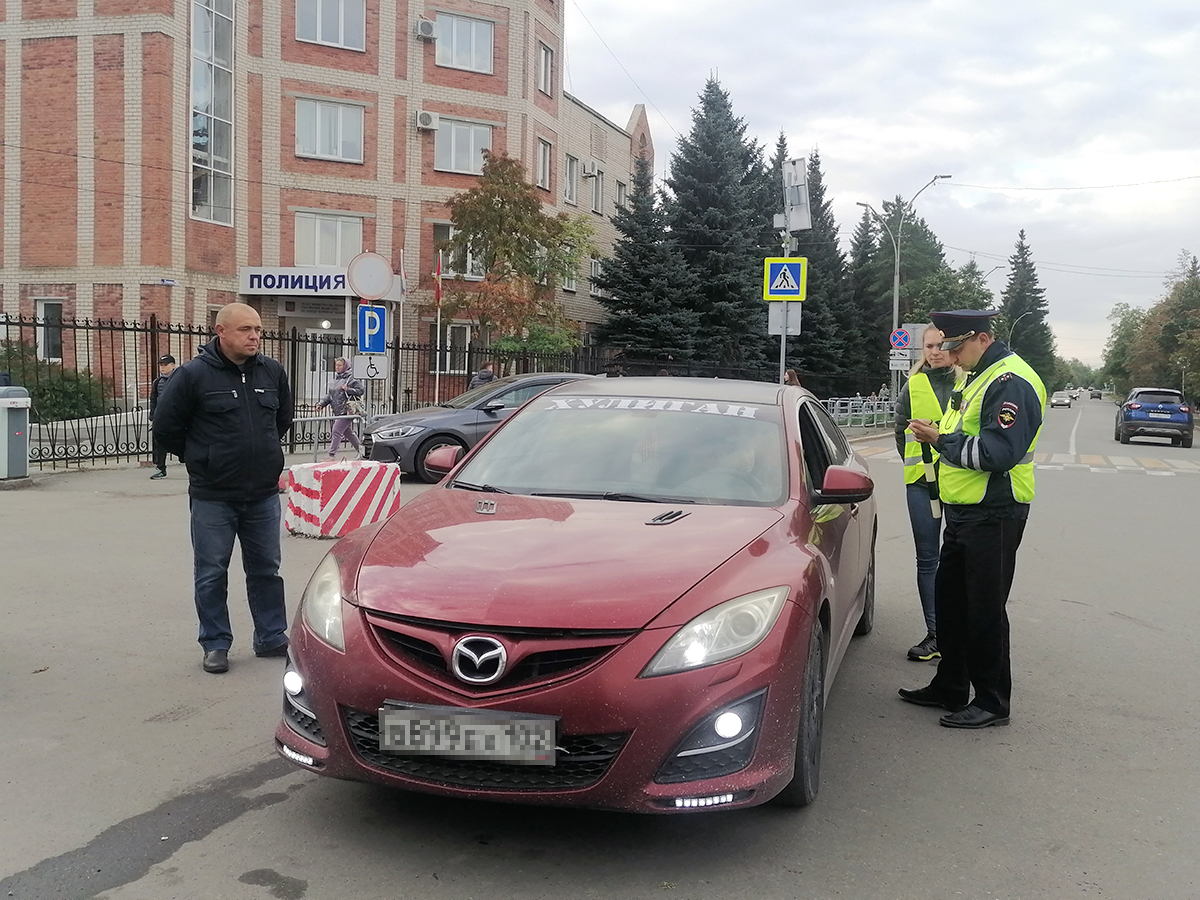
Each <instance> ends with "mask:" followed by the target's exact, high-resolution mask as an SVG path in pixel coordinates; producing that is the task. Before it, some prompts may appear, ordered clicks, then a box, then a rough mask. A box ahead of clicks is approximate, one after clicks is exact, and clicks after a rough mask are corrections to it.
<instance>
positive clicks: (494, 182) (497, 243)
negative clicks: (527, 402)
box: [442, 151, 595, 339]
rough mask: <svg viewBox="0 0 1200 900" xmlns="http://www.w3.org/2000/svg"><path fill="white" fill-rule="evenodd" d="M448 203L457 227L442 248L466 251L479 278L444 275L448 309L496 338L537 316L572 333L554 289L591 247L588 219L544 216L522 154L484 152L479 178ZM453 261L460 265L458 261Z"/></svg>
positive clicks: (456, 254) (462, 255) (514, 333)
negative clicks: (479, 272)
mask: <svg viewBox="0 0 1200 900" xmlns="http://www.w3.org/2000/svg"><path fill="white" fill-rule="evenodd" d="M447 206H448V207H449V209H450V221H451V222H452V223H453V224H454V229H455V231H454V236H453V237H452V238H451V239H450V240H449V241H448V242H446V244H445V245H444V246H443V248H442V249H444V250H445V251H447V252H448V253H449V255H450V258H451V259H458V260H465V259H466V256H467V253H468V252H469V253H470V254H471V255H472V257H473V258H474V259H475V260H476V261H477V264H478V265H479V266H480V267H481V269H482V271H483V280H482V281H472V280H468V279H466V278H464V277H462V274H459V275H457V276H456V277H455V278H453V279H449V280H448V282H447V284H446V288H445V289H446V293H447V294H448V295H449V296H448V298H447V300H446V302H445V305H446V306H447V307H448V308H449V309H450V311H451V312H453V313H456V314H458V315H465V316H470V317H472V318H474V319H475V321H476V322H478V323H479V324H480V325H483V326H487V327H489V328H491V329H492V330H493V331H494V332H496V333H498V335H499V336H501V337H505V336H508V337H515V338H517V339H522V338H523V337H524V335H525V332H526V331H527V330H528V328H529V326H530V325H532V324H535V323H536V324H541V325H543V326H545V327H546V328H548V329H549V330H550V331H553V332H561V333H564V334H567V333H570V334H572V335H573V334H574V332H575V330H576V329H573V328H572V327H571V323H568V322H567V321H566V318H565V316H564V314H563V310H562V307H561V305H560V304H558V303H557V302H556V301H555V292H554V289H555V287H556V286H557V284H558V283H559V282H560V281H561V279H562V278H563V277H564V276H565V275H568V274H570V273H573V272H576V271H578V269H579V264H580V262H581V261H582V260H583V259H584V258H585V257H588V256H592V255H594V253H595V248H594V244H593V233H594V230H593V228H592V225H591V223H590V222H589V221H588V219H587V218H585V217H583V216H568V215H567V214H566V213H559V214H558V215H554V216H552V215H548V214H547V213H546V212H545V211H544V210H543V209H542V202H541V199H540V197H539V196H538V193H537V190H536V188H534V186H533V185H531V184H530V183H529V182H528V181H526V180H525V170H524V167H523V166H522V165H521V163H520V161H519V160H515V159H512V158H511V157H509V156H508V155H507V154H505V153H501V154H495V153H491V152H487V151H485V152H484V164H483V172H482V174H481V176H480V178H479V182H478V183H477V184H476V185H475V186H474V187H472V188H471V189H470V190H467V191H463V192H462V193H459V194H455V195H454V196H453V197H451V198H450V200H449V202H448V203H447ZM455 268H457V269H459V270H460V272H461V269H462V268H463V266H461V265H459V266H456V267H455Z"/></svg>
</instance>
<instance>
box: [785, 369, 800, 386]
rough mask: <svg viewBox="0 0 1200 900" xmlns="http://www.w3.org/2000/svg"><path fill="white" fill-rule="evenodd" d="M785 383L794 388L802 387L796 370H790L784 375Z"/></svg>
mask: <svg viewBox="0 0 1200 900" xmlns="http://www.w3.org/2000/svg"><path fill="white" fill-rule="evenodd" d="M783 383H784V384H787V385H791V386H792V387H800V386H801V385H800V378H799V376H797V375H796V370H795V369H788V370H787V371H786V372H784V373H783Z"/></svg>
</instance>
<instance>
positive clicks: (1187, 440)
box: [1179, 433, 1192, 449]
mask: <svg viewBox="0 0 1200 900" xmlns="http://www.w3.org/2000/svg"><path fill="white" fill-rule="evenodd" d="M1179 446H1181V447H1187V448H1189V449H1190V448H1191V446H1192V435H1191V433H1188V434H1185V435H1184V436H1183V437H1181V438H1180V439H1179Z"/></svg>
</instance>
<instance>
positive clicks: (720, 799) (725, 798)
mask: <svg viewBox="0 0 1200 900" xmlns="http://www.w3.org/2000/svg"><path fill="white" fill-rule="evenodd" d="M284 749H285V750H286V749H287V748H286V747H285V748H284ZM732 802H733V794H717V795H716V796H714V797H676V798H675V808H676V809H699V808H701V807H703V806H720V805H721V804H723V803H732Z"/></svg>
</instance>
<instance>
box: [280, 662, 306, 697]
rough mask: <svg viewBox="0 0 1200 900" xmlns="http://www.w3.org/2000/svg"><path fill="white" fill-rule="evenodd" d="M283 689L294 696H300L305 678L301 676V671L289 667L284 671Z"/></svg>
mask: <svg viewBox="0 0 1200 900" xmlns="http://www.w3.org/2000/svg"><path fill="white" fill-rule="evenodd" d="M283 689H284V690H285V691H287V692H288V693H289V694H291V695H292V696H293V697H299V696H300V692H301V691H303V690H304V679H303V678H301V677H300V673H299V672H297V671H296V670H295V669H288V670H287V671H286V672H284V673H283Z"/></svg>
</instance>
